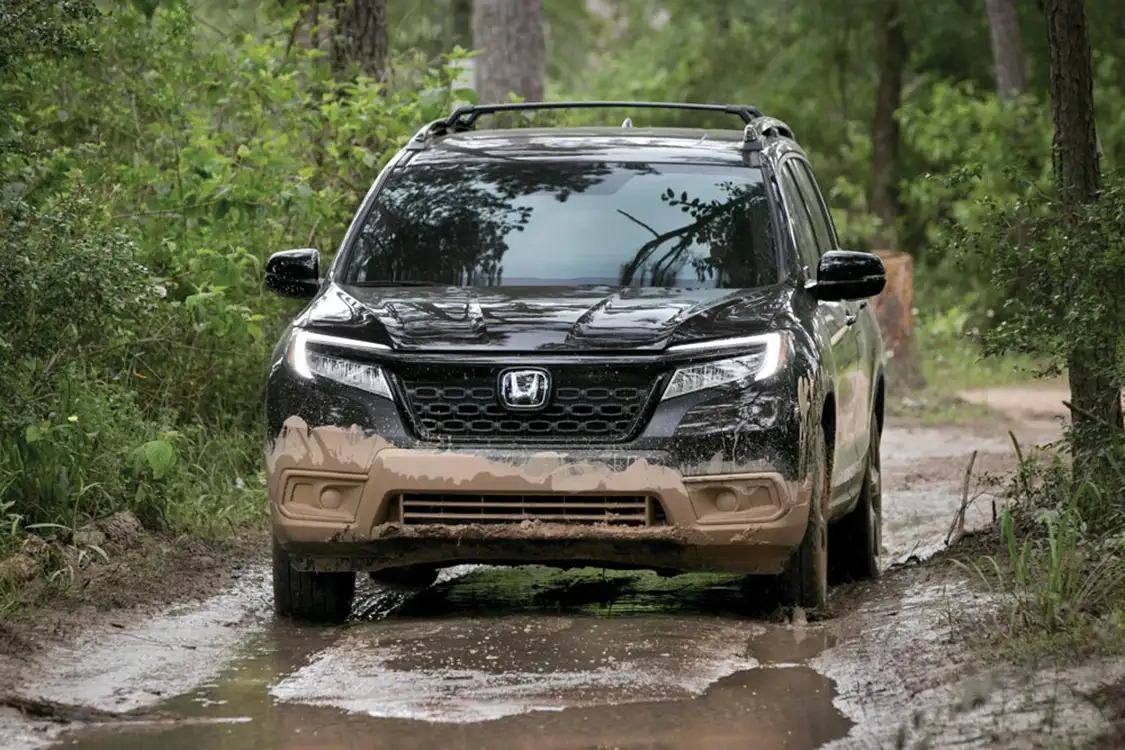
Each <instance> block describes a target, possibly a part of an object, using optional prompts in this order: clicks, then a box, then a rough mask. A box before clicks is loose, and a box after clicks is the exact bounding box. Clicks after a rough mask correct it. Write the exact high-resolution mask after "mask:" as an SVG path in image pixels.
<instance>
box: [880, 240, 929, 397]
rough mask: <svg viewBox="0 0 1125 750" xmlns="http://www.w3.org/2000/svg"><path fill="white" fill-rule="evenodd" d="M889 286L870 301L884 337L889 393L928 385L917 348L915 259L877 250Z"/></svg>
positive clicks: (885, 368)
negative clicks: (915, 327)
mask: <svg viewBox="0 0 1125 750" xmlns="http://www.w3.org/2000/svg"><path fill="white" fill-rule="evenodd" d="M876 254H877V255H878V256H879V257H880V258H882V259H883V267H884V268H885V269H886V272H887V285H886V286H885V287H884V288H883V291H882V292H881V293H880V294H879V295H878V296H876V297H874V298H873V299H872V300H871V309H872V310H873V311H874V312H875V318H876V320H878V321H879V333H880V334H881V335H882V338H883V358H884V365H883V376H884V378H885V382H886V387H887V390H888V391H892V392H895V391H903V390H916V389H919V388H922V387H923V386H925V384H926V382H925V379H924V378H923V377H922V370H921V368H920V367H919V366H918V355H917V353H916V352H915V349H914V259H913V258H911V257H910V255H909V254H907V253H903V252H898V251H893V250H892V251H887V250H877V251H876Z"/></svg>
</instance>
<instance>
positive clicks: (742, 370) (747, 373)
mask: <svg viewBox="0 0 1125 750" xmlns="http://www.w3.org/2000/svg"><path fill="white" fill-rule="evenodd" d="M754 339H755V342H754V344H752V345H754V349H753V351H751V352H750V353H749V354H743V355H741V356H738V357H731V358H730V359H720V360H716V361H714V362H703V363H701V364H698V365H691V366H689V367H681V368H680V369H679V370H676V372H675V374H673V375H672V379H671V380H670V381H669V382H668V387H667V388H665V389H664V396H663V397H662V398H663V399H669V398H675V397H677V396H684V395H687V394H689V393H695V392H696V391H702V390H704V389H706V388H715V387H716V386H720V385H727V384H729V383H743V382H751V381H758V380H765V379H766V378H768V377H771V376H773V375H775V374H776V373H777V371H778V370H780V369H781V367H782V365H783V364H785V360H786V358H787V356H788V353H789V352H788V339H787V338H786V336H785V334H782V333H767V334H764V335H762V336H755V337H754Z"/></svg>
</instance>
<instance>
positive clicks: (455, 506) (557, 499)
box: [399, 493, 663, 526]
mask: <svg viewBox="0 0 1125 750" xmlns="http://www.w3.org/2000/svg"><path fill="white" fill-rule="evenodd" d="M400 502H401V504H402V505H401V508H400V510H399V513H400V518H401V519H402V522H403V523H405V524H408V525H420V524H449V525H457V524H477V523H519V522H520V521H525V520H536V521H543V522H545V523H581V524H607V525H611V526H646V525H648V524H649V518H650V516H654V515H655V514H656V509H657V508H660V503H659V502H658V501H656V500H655V499H653V498H648V497H645V496H643V495H638V496H616V495H460V494H441V493H436V494H423V493H410V494H404V495H402V496H400ZM660 513H661V515H663V508H660Z"/></svg>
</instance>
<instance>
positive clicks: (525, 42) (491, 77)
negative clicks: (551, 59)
mask: <svg viewBox="0 0 1125 750" xmlns="http://www.w3.org/2000/svg"><path fill="white" fill-rule="evenodd" d="M473 46H474V47H475V48H477V49H479V50H481V54H480V57H478V58H477V74H476V76H477V97H478V98H479V99H480V101H482V102H500V101H507V99H508V95H509V94H513V93H514V94H516V95H517V96H521V97H523V98H524V99H526V100H528V101H539V100H542V99H543V91H544V85H545V79H546V77H547V63H546V54H545V49H544V48H545V46H546V44H545V41H544V35H543V0H474V2H473Z"/></svg>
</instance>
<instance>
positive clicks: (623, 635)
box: [60, 568, 852, 750]
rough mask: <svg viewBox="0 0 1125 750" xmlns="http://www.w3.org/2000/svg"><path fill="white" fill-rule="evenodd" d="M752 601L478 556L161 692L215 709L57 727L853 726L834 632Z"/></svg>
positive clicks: (346, 734)
mask: <svg viewBox="0 0 1125 750" xmlns="http://www.w3.org/2000/svg"><path fill="white" fill-rule="evenodd" d="M388 600H389V601H390V602H393V605H391V606H388V603H387V601H388ZM392 607H393V608H392ZM754 607H755V602H754V598H753V597H751V599H750V600H749V601H747V600H746V599H744V598H743V597H741V596H740V594H739V590H738V586H737V581H736V579H732V578H729V577H727V578H724V577H718V576H682V577H676V578H669V579H662V578H659V577H657V576H656V575H654V574H650V573H641V574H619V573H603V572H601V571H590V570H583V571H573V572H569V573H561V572H555V571H549V570H546V569H539V568H525V569H518V570H504V569H477V570H472V571H468V572H467V573H466V574H465V575H463V576H461V577H458V578H455V579H454V580H452V581H447V582H446V583H444V584H439V585H436V586H434V587H432V588H431V589H428V590H426V591H424V592H421V593H418V594H414V595H400V594H397V592H391V591H383V590H379V589H375V588H371V589H369V591H368V592H367V596H366V597H364V601H363V602H362V604H361V607H360V611H361V612H363V611H367V612H374V613H377V614H375V615H372V616H374V617H377V618H378V619H359V620H357V621H356V622H354V623H352V624H351V625H349V626H348V627H345V628H342V629H323V628H321V629H313V628H299V627H294V626H290V625H286V624H283V623H273V624H271V625H270V626H269V627H267V628H266V629H265V630H264V631H263V632H260V633H258V634H256V635H255V636H253V637H252V638H251V639H250V641H249V642H248V643H247V644H246V645H245V649H244V651H243V652H242V654H241V655H240V656H239V658H237V659H236V660H235V661H234V662H233V663H232V664H230V665H229V666H228V667H227V668H226V669H225V670H224V671H223V672H222V673H221V674H220V675H218V677H217V678H216V679H214V680H212V681H210V682H208V683H207V684H204V685H201V686H199V687H198V688H197V689H195V690H192V691H190V692H187V693H185V694H183V695H179V696H176V697H174V698H172V699H170V700H168V701H164V702H162V703H161V704H159V705H158V706H156V708H157V709H158V710H160V711H162V712H165V713H168V714H172V715H175V716H178V717H191V718H193V719H210V720H212V721H208V722H193V723H185V724H181V725H177V726H166V725H160V726H151V727H146V728H141V727H122V726H115V727H104V728H101V729H92V730H86V731H85V732H83V733H81V734H80V735H75V736H67V737H62V738H60V743H61V744H65V745H67V746H71V747H80V748H147V747H152V746H154V745H156V744H159V746H160V747H162V748H211V747H213V748H228V747H229V748H279V749H281V748H284V749H286V750H289V749H292V750H296V749H297V748H313V747H316V748H325V749H326V750H335V749H337V748H339V749H341V750H342V749H343V748H360V747H363V748H453V747H456V748H477V747H481V748H483V747H503V748H525V747H526V748H564V747H565V748H576V747H591V748H593V747H604V746H613V747H623V748H625V747H628V748H631V747H636V748H656V747H660V748H726V747H732V746H738V747H748V748H759V747H760V748H774V747H789V748H798V749H799V748H815V747H820V746H821V745H822V744H824V743H825V742H828V741H830V740H832V739H836V738H840V737H843V736H845V735H846V734H847V732H848V730H849V728H850V727H851V724H852V722H851V721H850V720H848V719H847V718H845V717H844V716H843V715H842V714H840V713H839V712H838V711H837V710H836V709H835V708H834V706H833V700H834V698H835V697H836V695H835V692H834V689H833V686H832V683H831V682H830V681H829V680H828V679H827V678H825V677H823V676H821V675H820V674H818V673H817V672H816V671H814V670H812V669H810V668H809V667H808V666H806V663H807V662H808V661H809V660H810V659H812V658H814V657H816V656H817V655H819V654H820V653H821V652H822V651H823V650H824V649H826V648H828V647H830V646H832V645H834V642H835V636H834V634H833V633H832V632H831V631H830V630H829V629H827V628H822V627H817V626H815V625H813V626H807V625H798V626H793V625H790V624H788V623H767V622H764V621H763V619H762V618H763V617H764V615H765V614H766V613H765V612H764V611H763V610H756V609H754ZM388 609H391V611H390V612H388V611H387V610H388ZM124 729H128V730H129V731H127V732H125V731H123V730H124ZM75 741H77V742H76V744H72V743H74V742H75ZM607 743H608V745H607Z"/></svg>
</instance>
